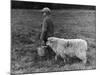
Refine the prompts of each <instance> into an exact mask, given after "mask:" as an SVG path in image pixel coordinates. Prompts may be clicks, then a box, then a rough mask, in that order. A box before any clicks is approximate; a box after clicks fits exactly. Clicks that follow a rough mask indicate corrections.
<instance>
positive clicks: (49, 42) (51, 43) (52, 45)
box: [46, 37, 57, 48]
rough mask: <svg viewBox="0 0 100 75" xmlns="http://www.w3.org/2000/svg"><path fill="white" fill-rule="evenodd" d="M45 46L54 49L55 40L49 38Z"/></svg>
mask: <svg viewBox="0 0 100 75" xmlns="http://www.w3.org/2000/svg"><path fill="white" fill-rule="evenodd" d="M46 45H48V46H50V47H51V48H54V47H55V46H57V38H55V37H49V38H48V41H47V42H46Z"/></svg>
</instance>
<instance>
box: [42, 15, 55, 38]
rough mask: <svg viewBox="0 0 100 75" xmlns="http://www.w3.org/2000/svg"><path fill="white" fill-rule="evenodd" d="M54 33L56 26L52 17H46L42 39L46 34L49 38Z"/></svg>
mask: <svg viewBox="0 0 100 75" xmlns="http://www.w3.org/2000/svg"><path fill="white" fill-rule="evenodd" d="M53 33H54V24H53V22H52V20H51V17H50V16H46V17H45V18H44V20H43V24H42V33H41V38H43V37H44V34H46V36H47V37H50V36H52V35H53Z"/></svg>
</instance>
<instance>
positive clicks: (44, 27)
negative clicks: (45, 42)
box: [40, 21, 47, 40]
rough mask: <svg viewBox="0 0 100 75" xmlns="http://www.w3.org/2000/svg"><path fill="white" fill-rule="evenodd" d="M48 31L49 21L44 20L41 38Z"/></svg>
mask: <svg viewBox="0 0 100 75" xmlns="http://www.w3.org/2000/svg"><path fill="white" fill-rule="evenodd" d="M46 31H47V22H46V21H44V22H43V25H42V31H41V36H40V39H41V40H42V39H43V36H44V33H45V32H46Z"/></svg>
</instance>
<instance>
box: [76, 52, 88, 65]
mask: <svg viewBox="0 0 100 75" xmlns="http://www.w3.org/2000/svg"><path fill="white" fill-rule="evenodd" d="M77 57H78V58H80V59H81V60H82V62H83V63H84V64H85V63H86V62H87V58H86V53H85V52H84V53H81V54H79V55H77Z"/></svg>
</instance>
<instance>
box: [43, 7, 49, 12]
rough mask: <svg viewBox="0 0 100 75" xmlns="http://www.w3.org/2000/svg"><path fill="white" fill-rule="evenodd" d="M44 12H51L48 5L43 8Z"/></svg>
mask: <svg viewBox="0 0 100 75" xmlns="http://www.w3.org/2000/svg"><path fill="white" fill-rule="evenodd" d="M42 12H46V13H51V10H50V9H49V8H48V7H45V8H43V9H42Z"/></svg>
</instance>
